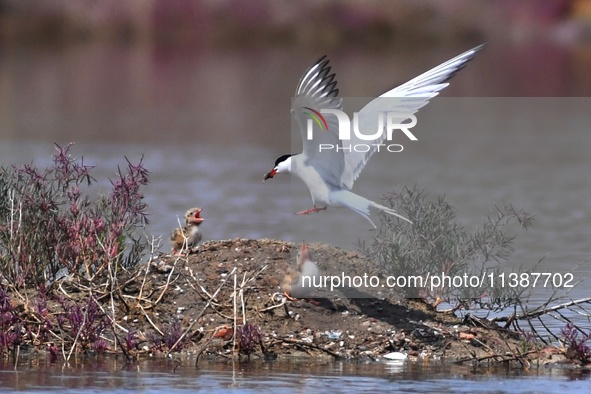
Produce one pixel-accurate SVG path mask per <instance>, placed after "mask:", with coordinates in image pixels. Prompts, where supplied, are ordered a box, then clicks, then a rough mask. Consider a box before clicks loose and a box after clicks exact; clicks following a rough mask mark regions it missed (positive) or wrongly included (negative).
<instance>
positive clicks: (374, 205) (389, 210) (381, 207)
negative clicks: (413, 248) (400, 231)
mask: <svg viewBox="0 0 591 394" xmlns="http://www.w3.org/2000/svg"><path fill="white" fill-rule="evenodd" d="M372 203H373V205H372V206H373V207H374V208H377V209H381V210H382V211H384V212H386V213H388V214H390V215H394V216H396V217H397V218H400V219H402V220H406V221H407V222H409V223H410V224H412V222H411V221H410V220H408V219H407V218H405V217H404V216H402V215H400V214H398V213H396V211H395V210H394V209H392V208H388V207H385V206H383V205H380V204H378V203H375V202H373V201H372Z"/></svg>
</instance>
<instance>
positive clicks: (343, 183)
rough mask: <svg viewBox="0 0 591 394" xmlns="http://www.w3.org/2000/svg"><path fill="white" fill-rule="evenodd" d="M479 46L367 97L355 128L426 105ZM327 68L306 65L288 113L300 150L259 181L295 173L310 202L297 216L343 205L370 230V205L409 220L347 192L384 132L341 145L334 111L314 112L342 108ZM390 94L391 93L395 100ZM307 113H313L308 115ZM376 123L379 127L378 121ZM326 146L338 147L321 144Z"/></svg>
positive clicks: (281, 159)
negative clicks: (357, 146)
mask: <svg viewBox="0 0 591 394" xmlns="http://www.w3.org/2000/svg"><path fill="white" fill-rule="evenodd" d="M483 47H484V45H480V46H477V47H475V48H473V49H470V50H469V51H466V52H464V53H462V54H460V55H458V56H456V57H454V58H453V59H451V60H448V61H447V62H445V63H443V64H440V65H439V66H437V67H435V68H433V69H431V70H429V71H427V72H425V73H423V74H421V75H419V76H418V77H416V78H413V79H411V80H410V81H408V82H406V83H404V84H402V85H400V86H398V87H396V88H394V89H392V90H389V91H388V92H386V93H384V94H382V95H381V96H379V97H378V98H376V99H374V100H372V101H370V102H369V104H367V105H366V106H365V107H363V108H362V109H361V111H359V114H358V120H359V122H358V123H359V124H358V129H364V127H365V126H367V127H369V128H371V127H374V126H372V125H371V122H368V120H369V119H376V118H377V117H378V115H379V114H380V113H385V112H393V113H399V114H401V116H402V117H401V118H400V119H399V120H406V119H408V118H409V116H411V115H412V114H414V113H415V112H416V111H418V110H419V109H420V108H421V107H423V106H424V105H426V104H427V103H428V102H429V99H431V98H432V97H435V96H437V94H439V91H441V90H442V89H443V88H445V87H446V86H448V85H449V83H447V81H448V80H449V79H450V78H452V77H453V76H454V75H455V74H456V73H457V72H458V71H459V70H461V69H462V68H464V66H465V65H466V63H467V62H468V61H470V60H471V59H472V58H474V56H475V55H476V54H477V53H478V52H479V51H480V50H481V49H482V48H483ZM330 70H331V67H330V66H329V60H328V59H327V58H326V56H324V57H322V58H320V59H319V60H318V61H317V62H316V63H315V64H314V65H313V66H312V67H310V68H309V69H308V70H307V71H306V72H305V73H304V75H303V76H302V78H301V79H300V82H299V83H298V85H297V89H296V94H295V98H294V102H293V104H294V105H293V106H292V110H291V113H292V116H293V118H294V119H295V121H296V122H297V124H298V126H299V128H300V131H301V134H302V140H303V152H302V153H300V154H287V155H283V156H280V157H279V158H278V159H277V160H275V164H274V166H273V169H272V170H271V171H270V172H268V173H267V174H265V176H264V178H263V181H266V180H267V179H270V178H273V177H274V176H275V175H276V174H279V173H281V172H290V173H292V174H294V175H296V176H297V177H298V178H300V179H301V180H302V181H303V182H304V183H305V184H306V186H308V189H310V194H311V196H312V202H313V204H314V207H313V208H311V209H308V210H305V211H301V212H297V214H298V215H306V214H310V213H313V212H319V211H322V210H325V209H326V208H327V207H328V206H329V205H330V206H336V207H339V206H340V207H342V206H344V207H347V208H349V209H351V210H353V211H355V212H357V213H358V214H360V215H361V216H363V217H364V218H366V219H367V220H369V222H370V223H371V225H372V226H373V227H374V229H375V228H376V226H375V224H374V223H373V221H372V220H371V218H370V210H369V209H370V208H376V209H379V210H381V211H383V212H386V213H388V214H390V215H394V216H397V217H399V218H401V219H403V220H406V221H408V222H410V220H408V219H407V218H405V217H403V216H401V215H399V214H397V213H396V211H395V210H394V209H391V208H388V207H385V206H383V205H380V204H378V203H376V202H373V201H371V200H368V199H367V198H365V197H362V196H360V195H358V194H355V193H353V192H351V188H352V187H353V183H354V182H355V180H356V179H357V178H358V177H359V174H360V173H361V171H362V170H363V168H364V167H365V165H366V164H367V161H368V160H369V158H370V157H371V156H372V155H373V154H374V153H375V151H376V150H377V149H379V146H380V144H382V142H383V141H384V139H385V138H386V136H387V133H386V130H383V132H382V133H381V136H378V137H377V138H376V139H375V140H374V141H373V144H371V145H369V144H366V145H365V146H367V147H368V148H367V151H363V152H357V151H355V150H352V149H350V147H351V146H353V145H354V144H356V143H364V142H366V140H365V139H360V138H359V136H358V135H357V134H356V133H349V138H350V141H349V142H350V143H351V145H349V149H348V150H347V149H345V148H344V147H343V145H342V141H341V140H340V139H339V132H338V130H339V126H340V124H339V122H340V120H339V119H338V118H337V117H336V116H326V118H324V117H322V116H321V113H320V111H321V110H339V111H342V108H343V105H342V98H339V97H338V94H339V90H338V89H337V81H336V79H335V74H334V73H331V72H330ZM387 98H390V99H389V100H388V99H387ZM391 98H395V100H392V99H391ZM393 107H394V108H393ZM312 113H313V114H315V115H316V116H315V117H314V116H313V115H311V114H312ZM311 117H312V118H314V119H315V121H316V123H317V125H315V124H314V123H313V121H312V119H311ZM320 120H321V121H322V122H321V121H320ZM364 122H365V124H364ZM323 125H324V126H325V127H324V130H322V129H323V127H322V126H323ZM368 125H369V126H368ZM380 125H382V126H383V123H380ZM311 127H313V128H315V129H316V132H313V133H310V130H309V129H310V128H311ZM351 127H353V125H351ZM378 127H379V126H378ZM374 129H375V127H374ZM379 131H380V130H379V128H378V132H379ZM311 134H312V137H311V136H310V135H311ZM376 135H377V134H376ZM327 146H333V147H339V148H340V149H330V150H323V149H322V147H327Z"/></svg>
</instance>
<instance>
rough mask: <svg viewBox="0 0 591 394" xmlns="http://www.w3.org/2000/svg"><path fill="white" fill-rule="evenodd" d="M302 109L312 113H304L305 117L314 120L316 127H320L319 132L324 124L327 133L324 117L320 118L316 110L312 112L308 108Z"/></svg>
mask: <svg viewBox="0 0 591 394" xmlns="http://www.w3.org/2000/svg"><path fill="white" fill-rule="evenodd" d="M304 109H307V110H308V111H312V112H304V113H305V114H306V115H308V116H309V117H310V118H312V119H314V121H315V122H316V124H318V126H319V127H320V130H322V128H323V127H322V125H323V124H324V128H325V129H326V131H328V123H326V119H324V116H322V114H321V113H320V112H318V111H316V110H313V109H312V108H310V107H304Z"/></svg>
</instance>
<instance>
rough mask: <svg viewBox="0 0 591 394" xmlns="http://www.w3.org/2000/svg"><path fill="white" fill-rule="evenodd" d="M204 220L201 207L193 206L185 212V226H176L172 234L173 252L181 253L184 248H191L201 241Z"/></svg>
mask: <svg viewBox="0 0 591 394" xmlns="http://www.w3.org/2000/svg"><path fill="white" fill-rule="evenodd" d="M202 222H203V218H202V217H201V208H191V209H189V210H188V211H187V212H185V226H184V227H183V228H176V229H175V230H174V231H173V232H172V234H171V235H170V242H171V243H172V254H179V253H180V252H181V251H182V250H183V249H185V250H190V249H191V248H192V247H194V246H196V245H197V244H198V243H199V241H201V237H202V236H201V233H200V232H199V226H200V225H201V223H202Z"/></svg>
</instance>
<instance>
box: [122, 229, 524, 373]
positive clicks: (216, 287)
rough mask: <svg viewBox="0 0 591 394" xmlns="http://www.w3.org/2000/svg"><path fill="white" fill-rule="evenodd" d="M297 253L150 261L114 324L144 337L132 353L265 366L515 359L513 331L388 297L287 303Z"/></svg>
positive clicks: (336, 263)
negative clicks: (244, 357)
mask: <svg viewBox="0 0 591 394" xmlns="http://www.w3.org/2000/svg"><path fill="white" fill-rule="evenodd" d="M299 247H300V245H295V244H292V243H287V242H282V241H276V240H269V239H262V240H252V239H236V240H225V241H209V242H206V243H203V244H201V245H199V246H198V247H197V248H196V249H195V250H193V251H192V253H191V254H189V255H187V256H180V257H179V256H167V257H163V258H162V259H161V260H159V261H154V262H152V263H151V269H150V271H149V272H146V270H145V269H139V270H138V271H137V272H136V273H135V274H134V275H133V276H132V277H130V278H129V279H128V280H127V284H126V286H125V287H124V288H123V292H124V295H123V297H122V298H121V299H120V301H119V304H120V305H119V308H118V310H119V311H120V312H122V313H123V315H121V316H119V319H120V320H119V321H120V322H122V325H124V326H125V327H127V328H131V329H134V330H136V332H137V333H138V336H139V337H140V338H142V339H144V342H140V343H138V344H137V349H138V351H139V352H141V351H146V352H147V351H153V348H151V347H150V346H149V345H148V344H149V343H151V342H154V338H155V337H158V336H160V337H161V338H162V341H163V342H166V343H167V345H168V346H167V348H173V351H183V352H185V351H186V352H189V353H190V354H194V353H196V354H198V355H199V356H200V357H208V358H228V357H232V355H233V354H235V352H239V353H242V354H249V356H250V357H265V358H271V359H275V358H284V357H299V356H306V357H315V358H321V357H324V356H328V357H334V358H345V359H357V360H359V359H373V360H375V359H378V358H380V356H383V355H385V354H388V353H392V352H400V353H402V354H406V355H408V357H410V358H413V357H420V358H422V359H446V360H449V361H467V360H492V361H503V360H505V361H506V360H521V354H520V353H519V352H518V349H519V346H520V343H522V341H520V340H519V336H518V335H517V334H516V333H514V332H512V331H509V330H502V329H499V328H498V327H492V328H490V327H487V326H486V324H482V323H480V322H479V321H478V320H476V319H464V321H461V320H460V319H458V318H456V317H455V316H454V315H452V314H451V313H445V312H438V311H436V310H435V308H433V307H432V306H431V305H429V304H427V303H426V302H424V301H422V300H407V299H404V298H402V297H401V296H400V295H399V294H396V293H395V292H394V291H390V292H383V291H382V292H381V293H380V294H378V295H373V294H364V293H363V292H359V291H357V290H355V289H347V291H335V292H332V293H330V294H326V295H325V296H323V297H316V296H314V298H311V299H294V300H290V299H288V298H287V297H285V296H284V295H283V293H282V290H281V283H282V282H283V279H284V277H285V275H286V273H287V272H288V271H289V269H290V267H293V264H294V260H295V257H294V256H295V253H296V252H297V251H298V250H299ZM309 249H310V251H311V254H312V258H313V259H314V260H315V261H317V262H318V266H319V268H320V269H321V270H322V271H323V272H329V271H330V270H331V269H332V270H336V271H339V270H341V271H345V272H348V273H350V275H354V274H360V273H362V272H368V267H370V266H371V265H370V263H369V262H368V261H366V260H364V259H363V257H362V256H360V255H358V254H357V253H355V252H351V251H344V250H341V249H338V248H334V247H331V246H327V245H322V244H310V245H309ZM352 291H354V292H353V293H351V292H352ZM345 294H346V295H345ZM351 294H353V295H354V296H355V297H352V296H351ZM124 299H127V301H126V302H125V305H122V304H123V302H121V300H124ZM175 322H176V323H175ZM245 323H247V324H246V325H245ZM246 328H248V330H249V331H248V330H246ZM235 329H236V330H237V331H236V333H237V335H233V334H234V332H235ZM175 330H176V332H177V333H176V334H175V333H174V331H175ZM247 331H248V332H247ZM180 333H182V334H180ZM171 337H172V339H171ZM166 338H168V339H166ZM179 338H180V339H179ZM249 338H250V339H249ZM253 338H254V339H253ZM258 338H260V343H259V341H258ZM148 339H149V340H148ZM177 342H178V343H177ZM253 343H256V345H253ZM163 348H164V347H163ZM164 349H165V350H164V351H167V350H166V348H164ZM516 352H517V353H516ZM396 356H400V355H399V354H396V355H394V356H393V357H396Z"/></svg>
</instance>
